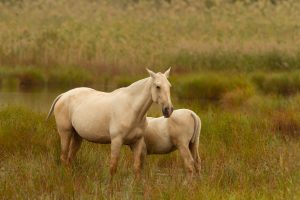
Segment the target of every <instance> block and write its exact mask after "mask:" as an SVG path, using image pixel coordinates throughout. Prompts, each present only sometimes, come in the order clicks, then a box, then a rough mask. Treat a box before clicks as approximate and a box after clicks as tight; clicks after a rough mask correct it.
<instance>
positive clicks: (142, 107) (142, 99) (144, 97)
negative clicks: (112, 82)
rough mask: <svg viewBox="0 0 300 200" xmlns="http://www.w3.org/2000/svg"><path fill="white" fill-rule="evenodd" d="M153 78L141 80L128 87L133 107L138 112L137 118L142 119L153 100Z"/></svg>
mask: <svg viewBox="0 0 300 200" xmlns="http://www.w3.org/2000/svg"><path fill="white" fill-rule="evenodd" d="M151 85H152V80H151V78H146V79H142V80H139V81H137V82H135V83H133V84H131V85H130V86H128V87H127V88H126V91H127V92H128V93H129V94H130V96H131V97H132V98H131V102H130V103H131V104H132V106H133V107H132V108H133V110H134V112H135V114H136V119H137V120H142V119H143V118H144V117H145V116H146V113H147V111H148V110H149V108H150V107H151V105H152V103H153V101H152V96H151Z"/></svg>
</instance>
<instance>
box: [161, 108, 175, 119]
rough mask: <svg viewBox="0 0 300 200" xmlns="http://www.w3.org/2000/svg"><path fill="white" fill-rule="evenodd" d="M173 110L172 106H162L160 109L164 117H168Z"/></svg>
mask: <svg viewBox="0 0 300 200" xmlns="http://www.w3.org/2000/svg"><path fill="white" fill-rule="evenodd" d="M172 112H173V107H164V108H163V109H162V113H163V115H164V117H165V118H169V117H170V116H171V114H172Z"/></svg>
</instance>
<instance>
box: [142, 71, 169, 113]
mask: <svg viewBox="0 0 300 200" xmlns="http://www.w3.org/2000/svg"><path fill="white" fill-rule="evenodd" d="M170 69H171V68H169V69H168V70H167V71H166V72H165V73H161V72H158V73H154V72H153V71H151V70H149V69H147V71H148V73H149V74H150V77H151V78H152V79H153V84H152V86H151V95H152V100H153V102H155V103H158V104H159V105H161V107H162V113H163V115H164V116H165V117H170V116H171V114H172V112H173V105H172V102H171V97H170V87H171V84H170V82H169V81H168V77H169V74H170Z"/></svg>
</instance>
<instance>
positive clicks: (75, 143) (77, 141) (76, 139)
mask: <svg viewBox="0 0 300 200" xmlns="http://www.w3.org/2000/svg"><path fill="white" fill-rule="evenodd" d="M81 142H82V138H81V137H80V136H79V135H78V133H76V132H75V131H74V133H73V135H72V137H71V142H70V146H69V154H68V161H69V162H72V161H73V160H74V158H75V155H76V153H77V152H78V150H79V148H80V145H81Z"/></svg>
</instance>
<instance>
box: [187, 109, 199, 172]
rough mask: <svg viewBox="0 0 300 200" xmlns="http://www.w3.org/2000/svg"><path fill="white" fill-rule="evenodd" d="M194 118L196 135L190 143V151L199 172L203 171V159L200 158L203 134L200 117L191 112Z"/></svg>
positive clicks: (194, 134)
mask: <svg viewBox="0 0 300 200" xmlns="http://www.w3.org/2000/svg"><path fill="white" fill-rule="evenodd" d="M191 115H192V118H193V119H194V133H193V136H192V139H191V141H190V145H189V149H190V151H191V154H192V156H193V159H194V161H195V168H196V170H197V172H199V171H200V169H201V159H200V156H199V138H200V132H201V120H200V118H199V117H198V115H197V114H196V113H194V112H191Z"/></svg>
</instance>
